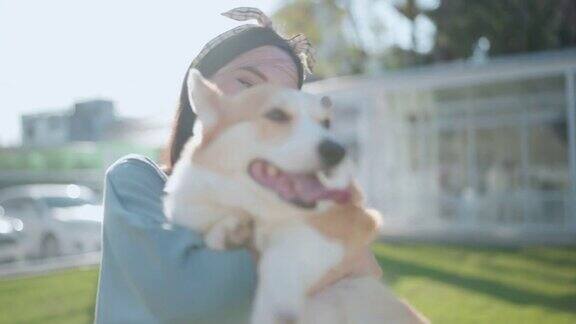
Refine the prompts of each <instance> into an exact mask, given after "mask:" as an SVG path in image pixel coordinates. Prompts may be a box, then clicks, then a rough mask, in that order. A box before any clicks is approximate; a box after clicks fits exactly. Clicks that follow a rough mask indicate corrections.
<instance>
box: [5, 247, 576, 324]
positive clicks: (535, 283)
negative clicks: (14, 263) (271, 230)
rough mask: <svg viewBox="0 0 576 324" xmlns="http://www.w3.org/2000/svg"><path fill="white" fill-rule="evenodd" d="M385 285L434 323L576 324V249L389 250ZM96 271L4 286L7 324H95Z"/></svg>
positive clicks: (383, 253)
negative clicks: (93, 320)
mask: <svg viewBox="0 0 576 324" xmlns="http://www.w3.org/2000/svg"><path fill="white" fill-rule="evenodd" d="M374 251H375V252H376V255H377V257H378V260H379V262H380V264H381V265H382V268H383V269H384V273H385V275H384V279H385V281H386V282H387V283H388V284H389V285H391V286H392V287H393V288H394V290H395V291H396V292H397V293H398V294H399V295H400V296H402V297H403V298H405V299H407V300H409V301H410V302H411V303H412V304H413V305H415V306H416V308H418V309H419V310H420V311H421V312H422V313H424V314H425V315H426V316H428V317H429V318H430V319H432V321H433V322H434V323H506V324H511V323H522V324H529V323H539V324H540V323H576V248H539V247H529V248H517V249H503V248H475V247H461V246H451V245H446V246H442V245H422V244H393V245H392V244H388V245H377V246H375V248H374ZM96 282H97V271H96V270H95V269H87V270H71V271H65V272H60V273H55V274H49V275H45V276H39V277H34V278H22V279H5V280H0V323H90V322H91V321H92V314H93V312H94V296H95V293H96V292H95V290H96Z"/></svg>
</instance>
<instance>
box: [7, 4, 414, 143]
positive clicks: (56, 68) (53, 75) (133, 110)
mask: <svg viewBox="0 0 576 324" xmlns="http://www.w3.org/2000/svg"><path fill="white" fill-rule="evenodd" d="M281 2H282V1H281V0H252V1H249V0H246V1H236V0H234V1H232V0H209V1H197V0H196V1H194V0H166V1H144V0H139V1H138V0H98V1H95V0H92V1H89V0H50V1H46V0H34V1H33V0H0V145H17V144H18V143H19V141H20V115H22V114H26V113H33V112H43V111H52V110H54V111H57V110H63V109H66V108H69V107H71V106H72V105H73V103H74V102H76V101H81V100H89V99H95V98H103V99H111V100H113V101H114V102H115V104H116V108H117V110H118V112H119V114H120V115H122V116H126V117H143V118H153V119H156V120H158V121H161V122H168V121H169V120H171V119H172V117H173V113H174V109H175V105H176V99H177V97H178V92H179V87H180V83H181V81H182V78H183V76H184V73H185V70H186V68H187V67H188V64H189V63H190V61H191V60H192V58H193V57H194V56H195V54H196V53H198V51H199V50H200V48H201V47H202V45H203V44H205V43H206V42H208V41H209V40H210V39H211V38H213V37H215V36H216V35H218V34H220V33H221V32H223V31H225V30H228V29H230V28H232V27H234V26H237V25H239V24H241V23H240V22H235V21H233V20H230V19H228V18H225V17H222V16H220V15H219V14H220V13H221V12H224V11H227V10H229V9H231V8H233V7H238V6H254V7H258V8H260V9H262V10H263V11H264V12H267V13H270V14H271V13H273V11H274V9H276V8H277V7H278V6H279V4H281ZM394 25H397V26H398V27H397V28H398V29H400V32H394V33H393V34H394V35H400V39H399V40H398V42H399V43H402V42H403V41H404V42H405V41H406V39H408V40H409V37H407V36H408V33H407V32H406V30H405V29H406V28H409V27H407V26H406V22H405V21H404V22H402V21H401V20H399V21H398V23H397V24H394ZM402 30H404V31H402Z"/></svg>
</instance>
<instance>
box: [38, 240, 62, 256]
mask: <svg viewBox="0 0 576 324" xmlns="http://www.w3.org/2000/svg"><path fill="white" fill-rule="evenodd" d="M60 254H61V253H60V243H58V240H57V239H56V238H55V237H54V236H53V235H46V237H44V239H43V240H42V246H40V258H42V259H45V258H53V257H57V256H59V255H60Z"/></svg>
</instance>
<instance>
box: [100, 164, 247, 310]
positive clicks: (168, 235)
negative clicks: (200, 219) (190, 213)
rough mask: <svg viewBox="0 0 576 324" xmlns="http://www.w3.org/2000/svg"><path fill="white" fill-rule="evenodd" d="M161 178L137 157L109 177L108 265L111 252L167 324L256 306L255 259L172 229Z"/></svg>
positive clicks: (106, 208) (142, 297) (106, 217)
mask: <svg viewBox="0 0 576 324" xmlns="http://www.w3.org/2000/svg"><path fill="white" fill-rule="evenodd" d="M159 172H160V171H159V170H157V169H155V168H154V167H152V166H151V165H149V164H147V163H146V161H143V160H140V159H135V158H131V159H130V158H128V159H123V160H120V161H118V162H117V163H115V164H114V165H113V166H112V167H111V168H110V169H109V170H108V171H107V174H106V180H105V194H104V228H103V236H104V244H105V248H104V249H105V251H104V252H105V253H104V257H103V262H104V261H106V260H104V259H105V257H106V253H109V254H110V257H111V258H113V260H114V262H115V263H116V264H117V265H118V266H117V267H116V268H117V269H119V271H121V274H118V275H121V276H122V278H123V279H124V280H125V281H127V283H128V286H129V287H131V289H133V292H134V294H135V295H137V296H138V298H139V299H140V301H141V302H142V303H143V304H144V305H145V307H146V308H147V309H148V311H150V312H151V313H152V314H153V315H154V317H156V318H157V319H159V320H160V321H161V322H169V321H171V320H172V319H194V318H202V317H205V316H210V314H212V313H217V312H222V310H225V309H232V308H234V307H236V306H238V305H241V304H244V305H246V303H247V302H248V304H249V300H251V298H252V293H253V289H254V286H255V270H254V265H253V261H252V257H251V256H250V253H249V252H248V251H246V250H231V251H225V252H217V251H212V250H209V249H207V248H206V247H205V246H204V243H203V241H202V238H201V237H200V236H199V235H198V234H196V233H193V232H191V231H189V230H187V229H184V228H181V227H177V226H171V225H169V224H167V223H166V219H165V217H164V213H163V209H162V195H163V188H164V179H163V178H162V175H161V174H160V173H159Z"/></svg>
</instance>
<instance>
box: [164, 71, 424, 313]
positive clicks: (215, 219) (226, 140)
mask: <svg viewBox="0 0 576 324" xmlns="http://www.w3.org/2000/svg"><path fill="white" fill-rule="evenodd" d="M263 87H268V88H263ZM188 88H189V89H190V91H191V93H190V100H191V102H192V103H193V105H194V107H195V109H196V110H195V111H196V113H197V114H198V118H199V120H200V123H201V124H200V125H201V126H202V128H201V129H200V128H197V129H195V136H194V139H193V140H192V141H191V142H190V143H188V144H187V145H186V147H185V149H184V151H183V154H182V156H181V158H180V160H179V162H178V163H177V164H176V166H175V168H174V170H173V174H172V175H171V177H170V179H169V181H168V183H167V186H166V189H165V190H166V192H167V196H166V198H165V212H166V215H167V217H169V218H170V219H171V220H172V221H173V222H175V223H178V224H181V225H184V226H187V227H189V228H191V229H193V230H196V231H199V232H201V233H203V234H204V235H205V241H206V244H207V245H208V246H209V247H210V248H213V249H219V250H221V249H225V248H226V247H227V245H228V244H227V243H229V242H228V240H229V239H230V237H234V235H237V230H238V228H240V227H242V226H243V225H245V224H246V222H248V221H249V220H250V219H254V220H255V224H256V233H255V235H256V238H255V241H256V247H257V248H258V250H259V251H260V252H261V258H260V260H259V265H258V270H259V283H258V288H257V293H256V299H255V302H254V312H253V317H252V323H253V324H273V323H284V322H289V323H292V322H296V323H320V324H321V323H366V324H369V323H418V322H419V321H418V319H417V317H416V316H414V315H413V314H412V315H410V312H409V311H407V307H406V306H405V305H403V304H402V303H401V302H399V301H398V300H397V299H395V298H394V297H393V296H392V295H391V294H390V293H389V292H388V291H387V290H386V289H385V288H384V286H383V285H382V284H381V283H380V282H379V281H378V280H377V279H375V278H359V279H353V280H352V279H345V280H343V281H341V282H340V283H339V284H337V285H334V286H332V287H329V288H328V289H325V290H324V291H323V292H322V293H321V294H320V295H319V296H318V297H314V298H309V297H308V293H309V291H310V289H311V288H312V287H313V286H314V285H315V284H316V283H318V282H319V281H320V280H321V279H322V278H323V277H324V276H325V275H326V274H327V273H328V271H330V270H331V269H334V268H335V267H337V266H338V265H339V264H340V263H341V262H342V261H343V260H344V259H345V256H346V253H347V250H346V246H345V245H343V244H342V243H341V242H337V241H336V240H334V239H333V238H329V237H327V236H326V235H324V234H323V233H322V231H320V230H318V229H317V228H314V227H313V226H311V225H310V223H309V222H308V221H307V217H308V216H310V215H311V214H313V213H318V212H319V210H318V209H316V210H312V211H309V210H303V209H300V208H298V207H295V206H293V205H291V204H289V203H286V202H284V201H283V200H281V199H280V198H279V197H277V196H276V194H275V193H272V192H270V191H269V190H268V189H266V188H263V187H262V186H260V185H259V184H257V183H255V181H253V180H252V179H251V178H250V177H249V175H248V174H247V172H246V169H247V166H248V164H249V162H250V161H251V160H253V159H255V158H263V159H266V160H268V161H271V162H272V163H274V164H275V165H277V166H278V167H280V168H281V169H283V170H287V171H290V172H302V173H303V172H314V171H316V170H318V169H319V168H320V167H321V161H320V160H319V158H318V156H317V153H316V152H317V146H318V144H319V142H320V141H321V140H323V139H325V138H328V137H330V134H329V132H328V131H327V130H326V129H324V128H322V127H320V125H319V123H318V120H320V119H323V118H326V117H327V114H328V112H327V111H326V109H325V107H323V106H322V105H321V104H320V100H319V98H316V97H314V96H311V95H307V94H304V93H302V92H299V91H295V90H289V89H278V88H274V87H269V86H259V87H255V88H252V89H248V90H246V91H243V92H242V93H241V94H239V95H237V96H234V97H227V96H224V95H222V94H221V93H220V92H219V90H218V89H217V88H216V87H215V86H214V85H212V84H211V83H209V82H208V81H206V80H205V79H203V78H202V76H201V75H200V74H199V73H198V72H197V71H194V70H192V71H190V73H189V78H188ZM257 88H258V89H257ZM255 106H258V107H257V108H256V107H255ZM266 107H284V108H286V109H289V110H290V113H291V114H292V116H293V120H292V122H291V126H290V128H289V129H284V130H276V129H274V126H273V125H269V124H266V122H265V121H259V118H260V117H259V116H260V115H261V112H262V111H264V110H263V109H265V108H266ZM234 114H237V116H234V117H230V116H232V115H234ZM225 118H233V119H234V118H235V119H234V121H233V122H231V123H229V124H226V125H224V126H225V127H223V126H222V124H225V122H224V119H225ZM262 134H264V135H266V136H265V137H262ZM206 142H209V143H206ZM200 150H202V151H201V152H200ZM343 173H345V172H339V173H338V174H340V175H341V174H343ZM331 181H332V182H333V183H334V184H335V185H342V184H343V183H346V182H348V181H349V179H347V177H346V176H340V179H337V178H336V179H332V180H331ZM327 182H330V179H329V180H328V181H327ZM329 205H330V203H323V204H322V208H324V209H328V208H330V206H329ZM244 235H245V233H244ZM331 292H332V293H331ZM341 303H344V305H342V304H341ZM367 305H370V307H372V306H373V307H377V308H378V307H379V306H380V307H381V308H382V310H386V312H385V314H382V313H381V312H380V311H379V310H377V309H376V310H374V309H372V308H368V307H367ZM361 313H362V314H361ZM334 316H337V318H336V317H334Z"/></svg>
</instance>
